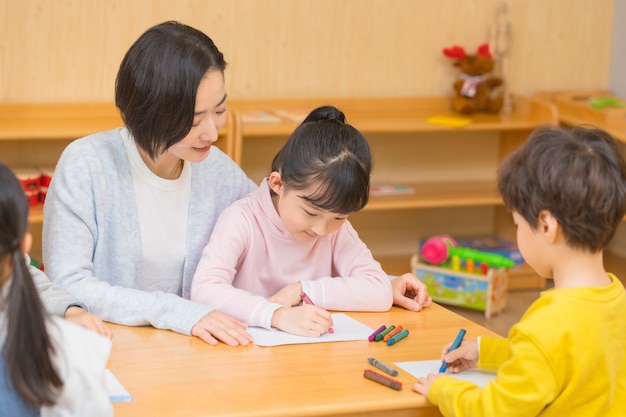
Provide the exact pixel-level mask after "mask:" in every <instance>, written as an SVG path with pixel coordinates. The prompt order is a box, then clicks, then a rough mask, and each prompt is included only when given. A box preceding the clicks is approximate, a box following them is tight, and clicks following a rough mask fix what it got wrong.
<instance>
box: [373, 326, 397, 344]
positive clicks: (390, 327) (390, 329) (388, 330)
mask: <svg viewBox="0 0 626 417" xmlns="http://www.w3.org/2000/svg"><path fill="white" fill-rule="evenodd" d="M395 328H396V326H394V325H393V324H392V325H391V326H389V327H387V328H386V329H385V330H383V331H382V332H380V333H378V334H377V335H376V338H375V339H374V340H376V341H377V342H380V341H381V340H383V337H385V335H386V334H387V333H389V332H390V331H392V330H393V329H395Z"/></svg>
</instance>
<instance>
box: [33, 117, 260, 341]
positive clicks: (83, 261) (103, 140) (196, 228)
mask: <svg viewBox="0 0 626 417" xmlns="http://www.w3.org/2000/svg"><path fill="white" fill-rule="evenodd" d="M121 129H122V128H120V129H115V130H112V131H108V132H101V133H97V134H94V135H91V136H87V137H85V138H82V139H79V140H76V141H74V142H72V143H71V144H70V145H69V146H68V147H67V148H66V149H65V150H64V151H63V154H62V155H61V158H60V159H59V162H58V164H57V167H56V169H55V172H54V175H53V179H52V183H51V184H50V189H49V190H48V194H47V196H46V202H45V207H44V223H43V257H44V265H45V268H46V273H47V274H48V276H49V277H50V279H51V280H52V281H54V282H56V283H57V284H58V285H60V286H61V287H63V288H65V289H66V290H67V291H68V292H70V293H71V294H72V295H74V296H75V297H77V298H78V299H79V300H80V301H81V302H83V303H85V304H86V305H87V307H88V308H89V311H91V312H92V313H94V314H96V315H99V316H100V317H102V319H104V320H106V321H110V322H113V323H119V324H125V325H130V326H137V325H147V324H150V325H152V326H154V327H156V328H159V329H169V330H173V331H175V332H179V333H183V334H190V333H191V328H192V327H193V326H194V325H195V324H196V323H197V322H198V320H200V319H201V318H202V317H203V316H204V315H206V314H207V313H209V312H211V311H212V310H213V309H212V308H211V307H210V306H206V305H202V304H198V303H195V302H192V301H190V300H189V289H190V286H191V280H192V278H193V274H194V271H195V269H196V266H197V264H198V261H199V259H200V255H201V253H202V249H203V248H204V246H205V245H206V243H207V242H208V240H209V235H210V234H211V231H212V230H213V226H214V225H215V222H216V220H217V217H218V216H219V214H220V213H221V211H222V210H223V209H224V208H226V207H227V206H228V205H230V204H231V203H232V202H233V201H235V200H238V199H239V198H241V197H243V196H244V195H246V194H247V193H248V192H250V191H252V190H253V189H255V188H256V186H255V184H254V183H253V182H252V181H251V180H250V179H249V178H248V177H247V176H246V174H245V173H244V172H243V170H242V169H241V168H240V167H239V166H238V165H237V164H235V163H234V162H233V161H232V160H231V159H230V158H229V157H228V156H226V155H225V154H224V153H223V152H222V151H221V150H219V149H218V148H217V147H215V146H214V147H213V148H211V151H210V153H209V156H208V157H207V159H205V160H204V161H202V162H200V163H194V164H192V176H191V196H190V201H189V215H188V225H187V248H186V257H185V264H184V272H183V282H182V297H181V296H179V295H177V294H167V293H163V292H145V291H141V290H137V289H135V287H136V283H138V282H140V278H141V274H142V271H141V257H142V246H141V237H140V234H139V233H140V231H139V221H138V217H137V206H136V203H135V197H134V191H133V182H132V175H131V171H130V167H129V161H128V158H127V155H126V151H125V149H124V144H123V142H122V141H123V140H124V139H123V138H122V136H121V135H120V131H121ZM218 144H219V142H218ZM167 221H168V219H163V222H164V223H165V222H167Z"/></svg>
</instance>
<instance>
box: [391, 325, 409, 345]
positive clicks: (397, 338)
mask: <svg viewBox="0 0 626 417" xmlns="http://www.w3.org/2000/svg"><path fill="white" fill-rule="evenodd" d="M408 335H409V331H408V330H407V329H404V330H402V331H401V332H400V333H398V334H397V335H395V336H394V337H392V338H391V339H389V340H387V346H391V345H393V344H394V343H396V342H399V341H400V340H402V339H404V338H405V337H407V336H408Z"/></svg>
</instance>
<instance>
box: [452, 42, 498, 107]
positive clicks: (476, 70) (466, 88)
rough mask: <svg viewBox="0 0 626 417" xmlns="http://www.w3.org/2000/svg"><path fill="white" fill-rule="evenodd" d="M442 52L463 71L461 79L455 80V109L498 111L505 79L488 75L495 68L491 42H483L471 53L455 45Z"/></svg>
mask: <svg viewBox="0 0 626 417" xmlns="http://www.w3.org/2000/svg"><path fill="white" fill-rule="evenodd" d="M443 54H444V55H445V56H447V57H448V58H451V59H453V60H454V64H453V65H454V66H455V67H458V68H459V69H460V70H461V78H460V79H459V80H457V81H456V82H455V83H454V90H455V92H456V94H455V96H454V98H453V99H452V109H453V110H454V111H455V112H458V113H462V114H472V113H475V112H488V113H498V112H499V111H500V109H501V108H502V102H503V96H502V93H501V92H497V91H496V89H497V87H499V86H501V85H502V79H501V78H499V77H488V76H486V74H488V73H490V72H491V71H492V70H493V59H492V57H491V52H489V45H488V44H486V43H485V44H482V45H480V46H479V47H478V49H477V50H476V53H475V54H469V55H468V54H467V53H466V52H465V49H464V48H463V47H461V46H457V45H455V46H452V47H450V48H444V49H443Z"/></svg>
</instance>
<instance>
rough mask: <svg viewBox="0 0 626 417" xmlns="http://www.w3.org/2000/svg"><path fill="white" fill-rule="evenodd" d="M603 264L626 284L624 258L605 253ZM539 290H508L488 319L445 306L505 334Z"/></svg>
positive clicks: (478, 313)
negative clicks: (501, 308) (499, 309)
mask: <svg viewBox="0 0 626 417" xmlns="http://www.w3.org/2000/svg"><path fill="white" fill-rule="evenodd" d="M604 264H605V269H606V271H607V272H612V273H613V274H615V275H616V276H617V277H618V278H619V279H620V280H621V281H622V283H624V285H625V286H626V260H625V259H624V258H620V257H618V256H614V255H612V254H610V253H605V256H604ZM551 283H552V281H551V280H546V289H547V288H550V286H551ZM541 291H543V290H540V289H536V290H516V291H509V294H508V298H507V303H506V308H505V310H504V311H502V312H500V313H499V314H497V315H494V316H492V317H490V318H488V319H487V318H485V315H484V313H483V312H482V311H475V310H469V309H466V308H462V307H454V306H446V308H448V309H449V310H452V311H454V312H456V313H458V314H460V315H462V316H464V317H466V318H468V319H469V320H472V321H473V322H476V323H478V324H480V325H482V326H484V327H486V328H488V329H490V330H493V331H494V332H496V333H498V334H500V335H502V336H506V335H507V334H508V332H509V329H510V328H511V326H513V324H515V323H517V322H518V321H519V319H520V318H521V317H522V315H523V314H524V312H525V311H526V309H527V308H528V307H529V306H530V305H531V304H532V303H533V302H534V301H535V300H536V299H537V298H538V297H539V293H540V292H541ZM468 337H469V336H468Z"/></svg>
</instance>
